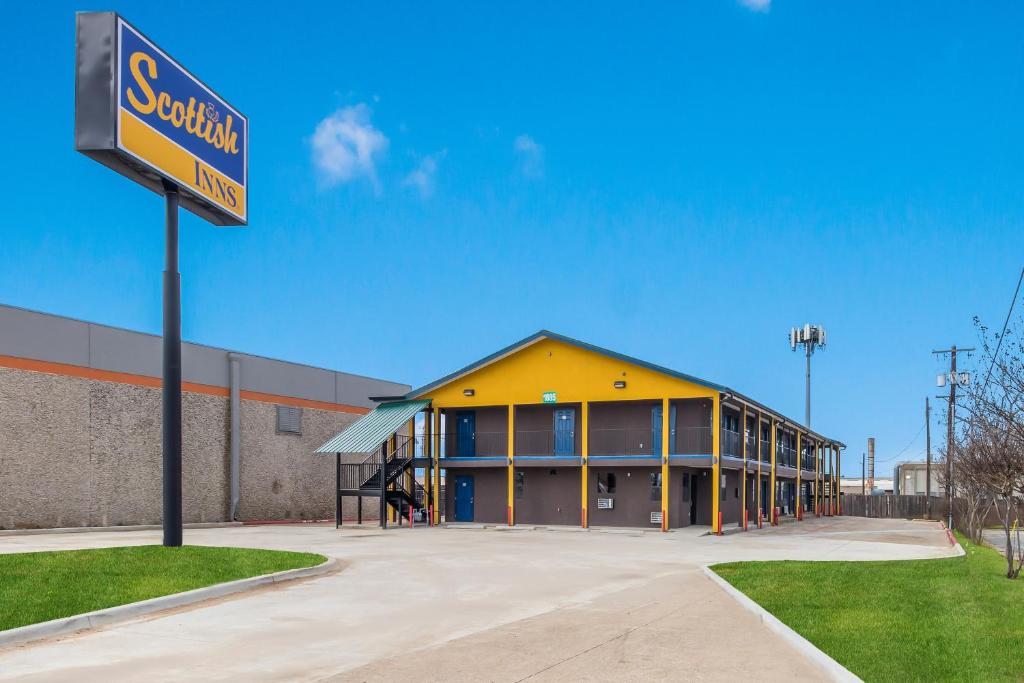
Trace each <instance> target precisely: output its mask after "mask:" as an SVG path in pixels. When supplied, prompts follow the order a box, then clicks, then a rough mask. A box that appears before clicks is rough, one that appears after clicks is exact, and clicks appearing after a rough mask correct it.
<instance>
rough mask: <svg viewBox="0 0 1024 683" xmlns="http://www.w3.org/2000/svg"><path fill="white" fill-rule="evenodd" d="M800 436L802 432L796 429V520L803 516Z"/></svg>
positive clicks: (801, 443) (802, 461)
mask: <svg viewBox="0 0 1024 683" xmlns="http://www.w3.org/2000/svg"><path fill="white" fill-rule="evenodd" d="M802 438H803V434H801V433H800V430H799V429H798V430H797V432H796V510H795V513H796V518H797V520H800V519H802V518H803V516H804V501H803V498H801V496H800V479H801V477H800V472H801V471H802V470H803V469H804V458H803V455H804V452H803V451H802V450H801V449H802V448H803V442H802Z"/></svg>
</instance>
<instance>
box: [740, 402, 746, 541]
mask: <svg viewBox="0 0 1024 683" xmlns="http://www.w3.org/2000/svg"><path fill="white" fill-rule="evenodd" d="M740 436H741V438H742V439H743V481H742V483H741V484H740V486H741V487H742V490H743V493H742V494H740V524H742V525H743V530H744V531H746V530H747V404H746V403H744V404H743V426H742V427H740Z"/></svg>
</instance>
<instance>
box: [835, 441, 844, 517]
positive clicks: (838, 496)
mask: <svg viewBox="0 0 1024 683" xmlns="http://www.w3.org/2000/svg"><path fill="white" fill-rule="evenodd" d="M842 457H843V452H842V451H840V450H839V448H838V447H836V514H837V515H841V514H843V497H842V495H841V494H842V491H840V490H839V479H840V478H841V477H842V476H843V475H842V469H843V466H842V464H841V462H840V459H841V458H842Z"/></svg>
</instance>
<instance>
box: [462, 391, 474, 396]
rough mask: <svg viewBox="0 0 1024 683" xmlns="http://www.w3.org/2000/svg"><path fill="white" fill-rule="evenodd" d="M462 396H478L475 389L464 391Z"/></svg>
mask: <svg viewBox="0 0 1024 683" xmlns="http://www.w3.org/2000/svg"><path fill="white" fill-rule="evenodd" d="M462 395H463V396H475V395H476V390H475V389H463V390H462Z"/></svg>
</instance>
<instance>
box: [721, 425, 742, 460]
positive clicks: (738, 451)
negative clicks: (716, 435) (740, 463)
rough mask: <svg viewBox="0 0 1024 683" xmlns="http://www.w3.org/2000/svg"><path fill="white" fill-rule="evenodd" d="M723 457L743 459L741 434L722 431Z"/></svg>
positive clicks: (726, 430)
mask: <svg viewBox="0 0 1024 683" xmlns="http://www.w3.org/2000/svg"><path fill="white" fill-rule="evenodd" d="M722 455H727V456H732V457H734V458H742V457H743V447H742V445H741V441H740V434H739V432H733V431H729V430H728V429H723V430H722Z"/></svg>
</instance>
